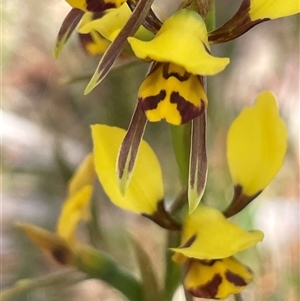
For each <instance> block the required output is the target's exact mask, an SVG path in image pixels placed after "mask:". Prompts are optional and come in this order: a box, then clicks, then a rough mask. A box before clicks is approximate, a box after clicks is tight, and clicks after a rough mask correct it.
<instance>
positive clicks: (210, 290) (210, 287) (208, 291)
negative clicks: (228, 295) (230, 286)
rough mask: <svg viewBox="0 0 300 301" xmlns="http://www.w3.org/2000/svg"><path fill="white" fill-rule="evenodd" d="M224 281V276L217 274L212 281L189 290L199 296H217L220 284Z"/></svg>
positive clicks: (214, 297)
mask: <svg viewBox="0 0 300 301" xmlns="http://www.w3.org/2000/svg"><path fill="white" fill-rule="evenodd" d="M221 283H222V277H221V275H220V274H216V275H215V276H214V277H213V279H212V280H211V281H208V282H207V283H205V284H203V285H201V286H198V287H197V288H195V289H191V290H189V292H190V293H191V294H192V295H193V296H194V297H197V298H213V299H218V298H216V295H217V293H218V289H219V285H220V284H221Z"/></svg>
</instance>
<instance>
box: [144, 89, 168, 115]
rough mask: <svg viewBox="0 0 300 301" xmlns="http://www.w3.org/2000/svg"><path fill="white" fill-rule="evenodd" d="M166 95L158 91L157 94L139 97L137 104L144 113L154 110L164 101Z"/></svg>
mask: <svg viewBox="0 0 300 301" xmlns="http://www.w3.org/2000/svg"><path fill="white" fill-rule="evenodd" d="M166 95H167V93H166V91H165V90H160V92H159V94H157V95H151V96H148V97H145V98H142V97H139V102H140V104H141V107H142V109H143V110H144V111H147V110H154V109H156V108H157V106H158V104H159V103H160V102H161V101H162V100H163V99H165V97H166Z"/></svg>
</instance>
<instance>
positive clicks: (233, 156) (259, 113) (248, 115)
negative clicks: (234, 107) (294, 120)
mask: <svg viewBox="0 0 300 301" xmlns="http://www.w3.org/2000/svg"><path fill="white" fill-rule="evenodd" d="M286 149H287V130H286V126H285V123H284V121H283V120H282V119H281V117H280V116H279V112H278V108H277V104H276V99H275V97H274V95H273V94H272V93H271V92H269V91H264V92H262V93H261V94H260V95H259V96H258V97H257V100H256V103H255V105H254V106H253V107H248V108H245V109H244V110H243V111H242V112H241V114H240V115H239V116H238V117H237V118H236V119H235V120H234V122H233V123H232V125H231V127H230V129H229V132H228V137H227V159H228V165H229V169H230V173H231V177H232V180H233V182H234V185H235V186H241V189H242V194H244V195H247V196H252V195H255V194H257V193H259V192H260V191H262V190H263V189H264V188H265V187H266V186H267V185H268V184H269V183H270V182H271V180H272V179H273V178H274V176H275V175H276V173H277V172H278V171H279V169H280V168H281V166H282V164H283V159H284V156H285V152H286Z"/></svg>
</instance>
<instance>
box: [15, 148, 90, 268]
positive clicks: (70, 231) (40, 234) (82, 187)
mask: <svg viewBox="0 0 300 301" xmlns="http://www.w3.org/2000/svg"><path fill="white" fill-rule="evenodd" d="M94 178H95V169H94V162H93V155H92V154H89V155H88V156H87V157H86V158H85V160H84V161H83V163H82V164H81V165H80V166H79V168H78V169H77V171H76V172H75V174H74V175H73V177H72V178H71V180H70V182H69V185H68V190H69V192H68V197H67V199H66V200H65V202H64V204H63V207H62V210H61V214H60V217H59V220H58V223H57V231H56V233H52V232H49V231H47V230H44V229H42V228H40V227H37V226H34V225H31V224H26V223H18V224H17V226H18V227H19V228H20V229H21V230H23V231H24V232H25V233H26V235H27V236H28V237H29V238H30V239H31V240H32V241H33V242H34V243H35V244H36V245H38V246H39V247H41V248H43V249H45V250H47V251H49V252H50V253H51V254H52V256H53V257H54V258H55V259H56V260H57V261H58V262H60V263H62V264H69V263H70V262H71V261H72V260H73V255H74V254H73V253H74V252H75V250H76V248H77V246H79V245H80V243H78V241H77V239H76V230H77V227H78V224H79V223H80V222H81V221H82V220H84V221H86V220H88V218H89V205H90V199H91V197H92V193H93V183H94Z"/></svg>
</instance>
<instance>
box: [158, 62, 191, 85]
mask: <svg viewBox="0 0 300 301" xmlns="http://www.w3.org/2000/svg"><path fill="white" fill-rule="evenodd" d="M169 66H170V64H164V65H163V78H164V79H168V78H170V77H171V76H173V77H175V78H177V79H178V80H179V81H181V82H184V81H186V80H188V79H189V78H190V77H191V74H190V73H188V72H185V73H184V74H183V75H180V74H178V73H177V72H169Z"/></svg>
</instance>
